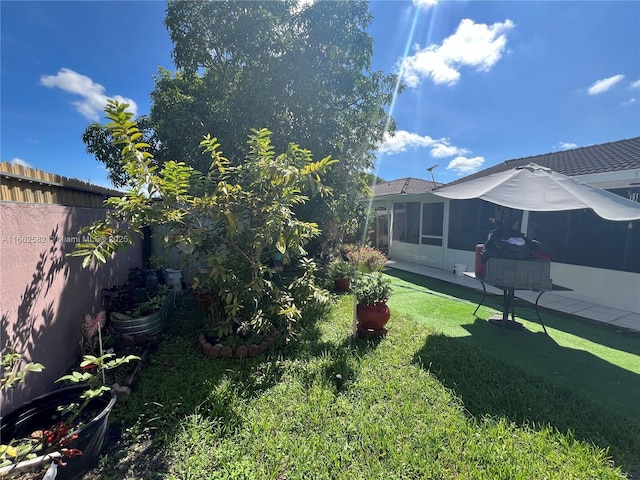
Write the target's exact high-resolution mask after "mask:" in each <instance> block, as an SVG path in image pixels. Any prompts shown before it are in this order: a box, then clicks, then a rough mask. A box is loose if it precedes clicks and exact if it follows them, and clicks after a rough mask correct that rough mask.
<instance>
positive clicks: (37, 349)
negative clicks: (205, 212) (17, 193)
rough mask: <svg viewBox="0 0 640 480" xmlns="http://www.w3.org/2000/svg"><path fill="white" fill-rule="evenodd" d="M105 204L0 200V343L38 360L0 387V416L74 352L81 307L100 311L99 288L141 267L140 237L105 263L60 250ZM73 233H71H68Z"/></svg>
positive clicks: (44, 386)
mask: <svg viewBox="0 0 640 480" xmlns="http://www.w3.org/2000/svg"><path fill="white" fill-rule="evenodd" d="M105 214H106V210H104V209H92V208H82V207H65V206H59V205H43V204H28V203H6V202H3V203H0V315H1V317H0V347H1V348H2V351H3V352H4V350H5V347H6V346H7V345H13V346H14V347H15V348H16V350H17V351H18V352H21V353H22V354H23V357H24V359H25V360H30V361H34V362H40V363H42V364H43V365H44V366H45V371H44V372H42V373H28V374H27V380H26V382H25V383H24V384H22V385H19V386H17V387H15V388H14V389H12V390H8V391H5V392H0V414H2V415H6V414H7V413H9V412H10V411H11V410H13V409H14V408H16V407H17V406H19V405H20V404H21V403H22V402H24V401H25V400H26V399H29V398H32V397H35V396H37V395H40V394H42V393H45V392H47V391H48V390H50V389H51V388H52V386H53V382H54V381H55V379H56V378H58V377H59V376H61V375H62V374H63V373H64V372H65V370H66V369H68V367H69V366H70V365H71V364H72V363H73V361H74V360H75V359H76V358H77V355H78V342H79V340H80V325H81V322H82V319H83V318H84V315H85V314H86V313H91V314H96V313H98V312H99V311H100V310H101V299H102V288H105V287H109V286H111V285H113V284H123V283H126V279H127V273H128V269H129V268H130V267H135V266H140V265H141V259H142V256H141V246H140V244H141V242H138V244H137V245H135V246H133V247H129V248H128V249H127V250H126V251H122V252H120V253H118V254H117V255H116V256H114V258H113V259H111V261H108V262H107V264H106V265H105V266H102V267H100V268H97V267H96V265H92V266H91V267H88V268H85V269H83V268H82V259H81V258H78V257H69V256H66V254H67V253H69V252H71V251H72V250H73V249H74V246H75V243H76V242H77V232H78V230H80V229H81V228H82V227H84V226H85V225H88V224H89V223H91V222H93V221H94V220H97V219H98V218H104V216H105ZM74 237H76V238H74Z"/></svg>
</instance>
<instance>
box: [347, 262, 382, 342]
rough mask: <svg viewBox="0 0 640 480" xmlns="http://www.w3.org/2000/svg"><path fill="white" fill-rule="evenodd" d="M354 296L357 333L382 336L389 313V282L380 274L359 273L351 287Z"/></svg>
mask: <svg viewBox="0 0 640 480" xmlns="http://www.w3.org/2000/svg"><path fill="white" fill-rule="evenodd" d="M353 293H354V295H355V296H356V300H357V303H358V304H357V307H356V317H357V319H358V331H359V332H360V333H363V334H366V335H376V336H379V335H384V334H385V333H386V332H387V330H386V328H385V325H386V324H387V322H388V321H389V317H390V316H391V312H390V310H389V307H388V306H387V303H386V302H387V300H389V296H390V295H391V281H390V280H389V279H388V278H385V277H384V276H383V274H382V273H381V272H373V273H360V274H358V276H357V277H356V280H355V282H354V286H353Z"/></svg>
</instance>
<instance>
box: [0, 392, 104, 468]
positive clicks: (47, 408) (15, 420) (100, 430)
mask: <svg viewBox="0 0 640 480" xmlns="http://www.w3.org/2000/svg"><path fill="white" fill-rule="evenodd" d="M85 390H86V386H84V385H73V386H71V387H67V388H62V389H59V390H54V391H52V392H49V393H47V394H45V395H42V396H40V397H37V398H35V399H33V400H32V401H30V402H29V403H27V404H25V405H22V406H21V407H19V408H18V409H17V410H14V411H13V412H11V413H10V414H9V415H7V416H5V417H2V418H0V425H1V427H0V443H3V444H7V443H8V442H9V441H10V440H11V439H13V438H24V437H28V436H29V435H30V434H31V433H32V432H34V431H36V430H46V429H49V428H50V427H51V426H52V425H53V424H54V423H55V422H56V416H57V415H58V412H57V408H58V407H59V406H64V405H69V404H70V403H74V402H80V403H81V402H82V401H83V399H81V398H80V395H81V394H82V392H84V391H85ZM110 393H111V394H110V395H105V396H102V397H99V398H96V399H93V400H92V401H91V402H90V403H89V404H88V405H87V406H86V407H85V409H84V410H83V412H91V413H92V414H94V412H95V415H94V416H93V417H92V420H91V421H90V422H89V423H87V424H86V425H84V426H83V427H82V428H80V430H78V431H77V433H78V438H77V439H76V440H73V441H72V442H71V443H69V445H68V448H77V449H78V450H81V451H82V455H80V456H77V457H73V458H65V459H64V461H65V462H66V463H67V465H65V466H64V467H62V466H60V467H59V468H58V475H57V476H56V480H77V479H80V478H82V476H83V475H84V473H85V472H87V471H88V470H89V469H91V468H92V467H93V466H94V465H95V464H96V463H97V460H98V458H99V456H100V453H101V452H102V450H103V448H104V447H105V445H106V439H107V436H108V433H109V414H110V413H111V410H112V409H113V406H114V404H115V403H116V395H115V392H113V391H111V392H110Z"/></svg>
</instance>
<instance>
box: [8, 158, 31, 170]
mask: <svg viewBox="0 0 640 480" xmlns="http://www.w3.org/2000/svg"><path fill="white" fill-rule="evenodd" d="M11 164H12V165H20V166H21V167H24V168H33V167H32V166H31V165H30V164H29V162H27V161H26V160H23V159H21V158H17V157H16V158H12V159H11Z"/></svg>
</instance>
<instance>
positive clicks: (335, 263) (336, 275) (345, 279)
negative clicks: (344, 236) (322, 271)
mask: <svg viewBox="0 0 640 480" xmlns="http://www.w3.org/2000/svg"><path fill="white" fill-rule="evenodd" d="M356 271H357V269H356V265H354V264H353V263H350V262H347V261H346V260H343V259H342V258H337V259H335V260H332V261H331V262H330V263H329V265H327V276H328V277H329V278H330V279H332V280H333V282H334V285H335V289H336V290H337V291H338V292H347V291H349V286H350V282H351V279H352V278H353V276H354V275H355V274H356Z"/></svg>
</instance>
